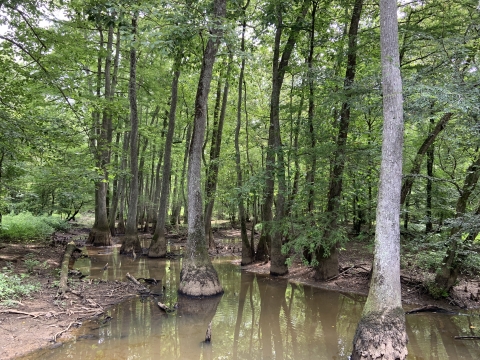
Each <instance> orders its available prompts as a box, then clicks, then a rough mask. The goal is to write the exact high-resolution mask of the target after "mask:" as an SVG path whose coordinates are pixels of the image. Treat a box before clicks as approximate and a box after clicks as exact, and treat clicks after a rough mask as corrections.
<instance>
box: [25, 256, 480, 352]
mask: <svg viewBox="0 0 480 360" xmlns="http://www.w3.org/2000/svg"><path fill="white" fill-rule="evenodd" d="M171 250H172V251H173V250H178V249H173V248H172V249H171ZM89 254H90V258H88V259H81V260H79V261H77V263H76V264H75V266H74V267H75V268H79V269H81V270H82V271H83V272H85V273H88V274H89V275H90V276H91V277H93V278H100V279H108V280H115V279H118V280H124V279H125V275H126V273H127V272H129V273H130V274H132V275H134V276H135V277H137V278H142V277H143V278H155V279H162V284H163V286H164V287H165V289H164V293H163V295H162V296H160V297H158V298H157V299H154V298H152V297H148V298H140V297H138V298H134V299H131V300H129V301H127V302H125V303H122V304H120V305H118V306H116V307H114V308H112V309H111V310H110V311H109V312H108V313H107V314H106V315H108V316H109V317H111V319H109V318H102V319H99V320H98V321H92V322H88V323H85V324H84V325H83V326H82V327H81V328H80V329H78V330H77V332H76V340H75V341H71V342H67V343H65V344H63V345H62V346H60V347H58V348H56V349H51V350H43V351H40V352H38V353H35V354H32V355H30V356H29V357H28V358H29V359H66V358H75V359H248V360H251V359H295V360H303V359H314V358H315V359H346V358H347V357H348V355H349V354H350V352H351V349H352V345H351V344H352V339H353V336H354V333H355V329H356V325H357V322H358V320H359V317H360V315H361V311H362V308H363V303H364V300H365V299H364V298H363V297H361V296H357V295H351V294H341V293H337V292H332V291H326V290H321V289H317V288H312V287H310V286H303V285H295V284H289V283H287V282H286V281H284V280H280V279H272V278H270V277H269V276H263V275H255V274H252V273H248V272H242V271H240V269H239V266H238V265H234V264H232V263H231V260H232V259H225V258H223V259H216V260H214V266H215V267H216V269H217V271H218V273H219V276H220V281H221V283H222V285H223V287H224V290H225V293H224V294H223V296H219V297H215V298H213V299H209V300H191V299H185V298H183V297H178V295H177V288H178V281H179V276H180V268H181V260H159V259H149V258H146V257H140V258H137V259H136V260H135V261H133V259H131V258H126V257H123V256H120V255H118V248H113V249H107V248H105V249H98V248H96V249H89ZM106 263H108V264H109V266H108V269H107V270H106V271H103V267H104V265H105V264H106ZM154 290H155V289H154ZM157 290H158V291H157V292H161V290H162V288H161V287H159V288H158V289H157ZM156 301H161V302H163V303H165V304H166V305H168V306H173V305H174V304H175V303H177V302H178V305H179V307H178V309H177V311H175V312H174V313H171V314H168V315H167V314H165V313H163V312H162V311H161V310H160V309H159V308H158V307H157V305H156ZM210 321H211V322H212V342H211V343H210V344H204V343H203V340H204V339H205V332H206V329H207V326H208V324H209V322H210ZM407 331H408V336H409V339H410V342H409V356H408V358H409V359H432V360H433V359H435V360H436V359H479V358H480V346H479V342H478V341H475V340H454V336H457V335H463V336H465V335H480V317H479V315H478V313H465V314H462V315H456V316H450V315H444V314H432V313H424V314H416V315H407Z"/></svg>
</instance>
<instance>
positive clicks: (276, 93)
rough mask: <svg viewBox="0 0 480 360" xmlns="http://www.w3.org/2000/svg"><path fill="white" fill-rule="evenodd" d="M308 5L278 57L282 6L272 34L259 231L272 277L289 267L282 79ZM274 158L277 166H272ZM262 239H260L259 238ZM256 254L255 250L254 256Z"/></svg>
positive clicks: (301, 11)
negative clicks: (284, 224) (284, 250)
mask: <svg viewBox="0 0 480 360" xmlns="http://www.w3.org/2000/svg"><path fill="white" fill-rule="evenodd" d="M309 6H310V0H305V1H304V2H303V4H302V8H301V10H300V14H299V15H298V16H297V18H296V20H295V23H294V24H293V26H292V27H291V30H290V34H289V36H288V39H287V42H286V44H285V47H284V49H283V53H282V55H281V57H280V41H281V37H282V32H283V28H284V24H283V11H284V9H283V6H282V5H278V8H277V14H276V16H277V24H276V31H275V45H274V52H273V62H272V63H273V66H272V94H271V97H270V126H269V131H268V149H267V159H266V167H265V178H266V179H265V200H264V201H265V202H264V206H263V219H264V225H263V228H262V235H261V238H264V241H265V242H266V243H267V244H268V242H269V238H270V237H271V240H270V242H271V247H270V255H271V263H270V274H271V275H283V274H285V273H287V271H288V268H287V265H286V264H285V261H286V256H285V255H284V254H282V245H283V244H284V242H285V241H286V237H285V236H284V232H283V231H282V222H283V221H284V217H285V210H286V208H285V205H286V204H285V196H286V190H287V189H286V181H285V161H284V157H283V149H282V140H281V133H280V93H281V90H282V84H283V80H284V77H285V72H286V70H287V67H288V62H289V60H290V56H291V55H292V52H293V49H294V47H295V43H296V41H297V37H298V34H299V33H300V30H301V29H302V26H301V24H302V23H303V21H304V19H305V15H306V13H307V11H308V8H309ZM275 157H276V163H275ZM275 175H276V177H277V180H278V192H277V196H276V204H275V222H277V225H276V226H275V231H274V232H273V233H272V236H271V235H270V233H271V230H272V218H273V214H272V205H273V196H274V187H275V180H274V177H275ZM261 240H262V239H261ZM258 253H259V251H258V249H257V254H258Z"/></svg>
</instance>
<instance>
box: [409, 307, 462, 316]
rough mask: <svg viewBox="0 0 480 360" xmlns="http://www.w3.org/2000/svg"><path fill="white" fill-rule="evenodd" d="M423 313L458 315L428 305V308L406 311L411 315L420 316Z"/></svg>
mask: <svg viewBox="0 0 480 360" xmlns="http://www.w3.org/2000/svg"><path fill="white" fill-rule="evenodd" d="M422 312H433V313H440V314H449V315H455V314H457V313H456V312H454V311H451V310H447V309H443V308H440V307H438V306H435V305H427V306H423V307H421V308H418V309H413V310H410V311H406V312H405V314H407V315H410V314H418V313H422Z"/></svg>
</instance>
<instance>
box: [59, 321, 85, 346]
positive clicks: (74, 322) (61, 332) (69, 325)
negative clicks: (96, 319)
mask: <svg viewBox="0 0 480 360" xmlns="http://www.w3.org/2000/svg"><path fill="white" fill-rule="evenodd" d="M74 324H75V325H82V323H80V322H77V321H72V322H71V323H70V324H68V326H67V328H66V329H64V330H62V331H59V332H58V333H56V334H55V335H54V336H53V342H57V337H59V336H60V335H62V334H63V333H64V332H67V331H68V330H70V328H71V327H72V325H74Z"/></svg>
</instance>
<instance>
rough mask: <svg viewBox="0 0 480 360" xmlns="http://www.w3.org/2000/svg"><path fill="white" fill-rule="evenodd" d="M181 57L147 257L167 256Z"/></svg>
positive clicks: (176, 72) (175, 76) (174, 84)
mask: <svg viewBox="0 0 480 360" xmlns="http://www.w3.org/2000/svg"><path fill="white" fill-rule="evenodd" d="M181 61H182V56H181V55H177V57H176V59H175V64H174V72H173V79H172V90H171V91H172V94H171V99H170V111H169V114H168V130H167V138H166V141H165V152H164V159H163V175H162V176H163V177H162V193H161V195H160V206H159V210H158V216H157V225H156V227H155V233H154V234H153V238H152V242H151V243H150V248H149V249H148V256H149V257H164V256H165V255H166V254H167V240H166V238H165V224H166V218H167V209H168V196H169V194H170V177H171V169H172V144H173V136H174V134H175V117H176V113H177V98H178V79H179V78H180V64H181Z"/></svg>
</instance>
